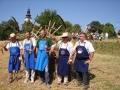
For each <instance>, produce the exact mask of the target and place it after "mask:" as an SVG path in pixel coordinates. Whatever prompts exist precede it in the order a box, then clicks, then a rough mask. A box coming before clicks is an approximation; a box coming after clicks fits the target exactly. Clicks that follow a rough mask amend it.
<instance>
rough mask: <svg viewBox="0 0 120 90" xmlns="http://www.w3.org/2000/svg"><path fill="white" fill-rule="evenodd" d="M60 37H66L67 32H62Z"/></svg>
mask: <svg viewBox="0 0 120 90" xmlns="http://www.w3.org/2000/svg"><path fill="white" fill-rule="evenodd" d="M60 37H68V32H65V33H63V34H62V35H61V36H60Z"/></svg>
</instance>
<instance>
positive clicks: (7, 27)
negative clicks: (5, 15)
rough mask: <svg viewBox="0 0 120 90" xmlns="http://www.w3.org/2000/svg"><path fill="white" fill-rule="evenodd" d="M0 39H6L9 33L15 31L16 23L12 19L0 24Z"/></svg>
mask: <svg viewBox="0 0 120 90" xmlns="http://www.w3.org/2000/svg"><path fill="white" fill-rule="evenodd" d="M0 26H1V27H0V40H6V39H8V38H9V35H10V33H16V32H17V31H16V27H17V26H16V24H15V22H14V21H13V20H12V19H9V20H8V21H3V22H2V23H1V24H0Z"/></svg>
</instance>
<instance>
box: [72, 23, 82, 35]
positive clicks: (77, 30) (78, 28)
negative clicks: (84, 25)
mask: <svg viewBox="0 0 120 90" xmlns="http://www.w3.org/2000/svg"><path fill="white" fill-rule="evenodd" d="M81 31H82V30H81V27H80V25H79V24H75V25H74V26H73V29H72V32H75V33H78V32H81Z"/></svg>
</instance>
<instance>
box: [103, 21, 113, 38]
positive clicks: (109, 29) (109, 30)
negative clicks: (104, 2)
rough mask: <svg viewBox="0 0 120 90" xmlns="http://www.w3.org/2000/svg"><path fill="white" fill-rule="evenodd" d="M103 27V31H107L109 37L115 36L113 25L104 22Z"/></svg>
mask: <svg viewBox="0 0 120 90" xmlns="http://www.w3.org/2000/svg"><path fill="white" fill-rule="evenodd" d="M103 29H104V33H106V32H107V33H108V34H109V37H113V36H115V31H114V26H113V25H112V24H110V23H106V24H105V25H104V28H103Z"/></svg>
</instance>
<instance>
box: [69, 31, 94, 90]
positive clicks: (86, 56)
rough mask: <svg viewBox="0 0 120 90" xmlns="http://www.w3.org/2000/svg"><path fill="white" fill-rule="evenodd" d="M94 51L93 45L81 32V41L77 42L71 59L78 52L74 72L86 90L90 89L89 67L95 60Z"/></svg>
mask: <svg viewBox="0 0 120 90" xmlns="http://www.w3.org/2000/svg"><path fill="white" fill-rule="evenodd" d="M94 51H95V50H94V48H93V45H92V44H91V43H90V42H89V41H87V40H86V34H85V33H82V32H81V33H80V40H79V41H78V42H76V44H75V46H74V48H73V52H72V54H71V56H70V59H71V58H72V56H73V54H74V53H75V52H76V58H75V62H74V70H75V71H76V79H77V81H78V85H81V84H82V83H83V84H84V90H87V89H88V88H89V73H88V67H89V63H90V62H91V61H92V59H93V56H94Z"/></svg>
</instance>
